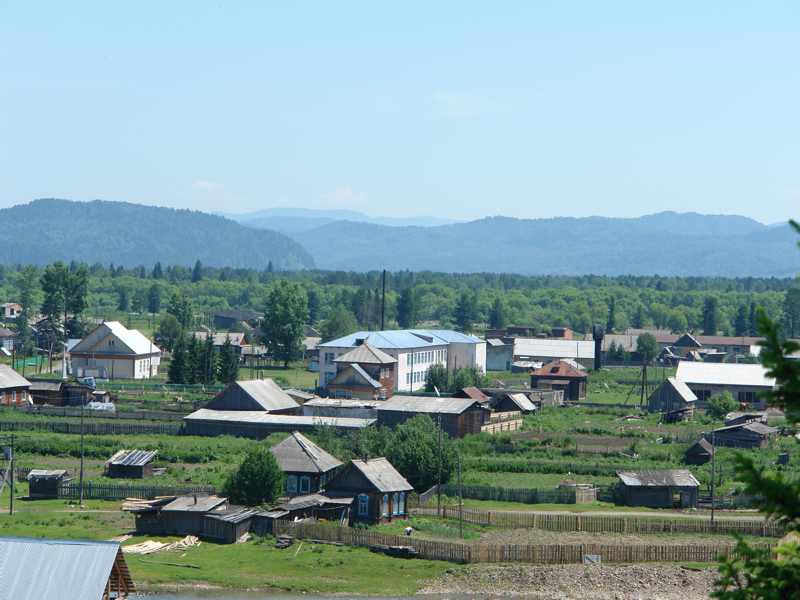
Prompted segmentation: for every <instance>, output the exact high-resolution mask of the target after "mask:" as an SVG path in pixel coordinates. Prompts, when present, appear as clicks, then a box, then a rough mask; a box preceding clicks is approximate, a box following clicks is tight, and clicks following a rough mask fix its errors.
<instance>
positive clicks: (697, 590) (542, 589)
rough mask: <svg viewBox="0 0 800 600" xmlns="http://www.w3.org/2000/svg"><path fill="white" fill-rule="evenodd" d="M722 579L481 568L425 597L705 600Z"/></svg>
mask: <svg viewBox="0 0 800 600" xmlns="http://www.w3.org/2000/svg"><path fill="white" fill-rule="evenodd" d="M716 576H717V573H716V571H714V570H710V569H709V570H700V571H696V570H689V569H685V568H681V567H678V566H660V565H659V566H657V565H613V566H611V565H602V566H600V565H595V566H584V565H563V566H533V565H491V566H489V565H476V566H470V567H467V568H465V569H463V570H456V569H453V570H450V571H448V572H447V573H445V574H444V575H442V576H441V577H439V578H437V579H436V580H434V581H433V582H431V583H430V584H428V585H427V586H426V587H425V588H424V589H423V590H421V592H420V593H421V594H454V595H458V594H464V595H474V596H476V597H491V598H498V597H507V596H508V597H513V596H519V597H524V598H526V599H531V600H589V599H591V600H706V599H707V598H708V595H709V592H710V591H711V588H712V586H713V583H714V579H715V578H716Z"/></svg>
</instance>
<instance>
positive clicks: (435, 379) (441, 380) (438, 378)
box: [425, 365, 450, 393]
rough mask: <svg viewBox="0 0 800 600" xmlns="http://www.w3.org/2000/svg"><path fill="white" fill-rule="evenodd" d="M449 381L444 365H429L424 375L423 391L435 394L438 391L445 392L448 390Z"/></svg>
mask: <svg viewBox="0 0 800 600" xmlns="http://www.w3.org/2000/svg"><path fill="white" fill-rule="evenodd" d="M449 379H450V377H449V375H448V373H447V367H445V366H444V365H431V367H430V368H429V369H428V372H427V373H426V374H425V391H426V392H435V391H436V390H439V392H440V393H443V392H447V391H449V389H450V387H449Z"/></svg>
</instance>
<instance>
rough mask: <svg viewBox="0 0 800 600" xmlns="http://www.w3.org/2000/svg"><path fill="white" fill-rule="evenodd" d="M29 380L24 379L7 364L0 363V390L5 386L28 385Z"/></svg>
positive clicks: (17, 386) (29, 383)
mask: <svg viewBox="0 0 800 600" xmlns="http://www.w3.org/2000/svg"><path fill="white" fill-rule="evenodd" d="M30 385H31V382H30V381H28V380H27V379H25V378H24V377H23V376H22V375H20V374H19V373H17V372H16V371H15V370H14V369H12V368H11V367H9V366H8V365H0V390H2V389H4V388H6V389H8V388H21V387H30Z"/></svg>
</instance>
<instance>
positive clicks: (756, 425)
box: [714, 421, 778, 435]
mask: <svg viewBox="0 0 800 600" xmlns="http://www.w3.org/2000/svg"><path fill="white" fill-rule="evenodd" d="M735 429H746V430H748V431H752V432H753V433H759V434H761V435H773V434H775V433H778V429H777V428H776V427H770V426H769V425H765V424H764V423H761V422H760V421H749V422H747V423H738V424H736V425H728V426H727V427H718V428H717V429H715V430H714V433H720V432H722V431H733V430H735Z"/></svg>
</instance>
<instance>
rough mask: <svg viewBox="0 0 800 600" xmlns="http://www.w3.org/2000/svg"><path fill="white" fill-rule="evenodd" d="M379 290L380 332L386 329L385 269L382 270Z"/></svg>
mask: <svg viewBox="0 0 800 600" xmlns="http://www.w3.org/2000/svg"><path fill="white" fill-rule="evenodd" d="M381 289H382V291H381V331H383V330H384V329H385V328H386V269H384V270H383V277H382V282H381Z"/></svg>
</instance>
